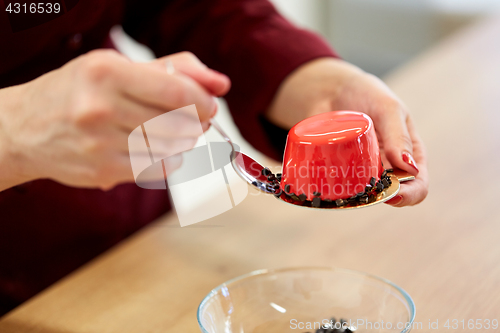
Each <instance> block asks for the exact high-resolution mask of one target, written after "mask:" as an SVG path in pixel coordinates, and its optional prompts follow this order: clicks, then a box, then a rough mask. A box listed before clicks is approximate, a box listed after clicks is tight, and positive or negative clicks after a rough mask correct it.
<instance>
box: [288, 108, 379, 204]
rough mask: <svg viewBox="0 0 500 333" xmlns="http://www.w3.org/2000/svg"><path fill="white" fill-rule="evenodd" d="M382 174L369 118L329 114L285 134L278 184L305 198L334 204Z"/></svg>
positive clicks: (335, 112)
mask: <svg viewBox="0 0 500 333" xmlns="http://www.w3.org/2000/svg"><path fill="white" fill-rule="evenodd" d="M382 172H383V168H382V163H381V159H380V152H379V146H378V141H377V135H376V134H375V129H374V128H373V122H372V120H371V119H370V117H369V116H367V115H366V114H364V113H361V112H356V111H332V112H327V113H322V114H319V115H316V116H313V117H310V118H307V119H305V120H303V121H301V122H299V123H297V124H296V125H295V126H294V127H292V129H291V130H290V131H289V133H288V138H287V144H286V149H285V156H284V160H283V172H282V176H281V185H280V186H281V189H282V190H284V191H285V193H287V194H291V193H293V194H294V195H295V196H297V197H299V196H301V197H304V196H305V198H306V199H307V200H313V199H314V198H315V197H319V198H320V199H321V200H332V201H333V200H337V199H346V198H349V197H351V196H353V195H356V194H357V193H359V192H363V191H365V187H366V186H367V185H368V184H370V181H371V180H372V177H373V178H375V179H379V178H380V176H381V174H382ZM372 181H373V180H372Z"/></svg>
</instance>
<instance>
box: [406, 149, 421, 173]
mask: <svg viewBox="0 0 500 333" xmlns="http://www.w3.org/2000/svg"><path fill="white" fill-rule="evenodd" d="M402 157H403V161H404V162H405V163H406V164H408V165H409V166H411V167H412V168H414V169H415V170H417V173H418V172H419V171H418V167H417V162H415V159H413V156H411V154H410V153H409V152H406V151H405V152H403V154H402Z"/></svg>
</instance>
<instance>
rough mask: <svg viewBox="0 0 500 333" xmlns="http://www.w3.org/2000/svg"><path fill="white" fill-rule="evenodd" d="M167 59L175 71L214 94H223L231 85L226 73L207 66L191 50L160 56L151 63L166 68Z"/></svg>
mask: <svg viewBox="0 0 500 333" xmlns="http://www.w3.org/2000/svg"><path fill="white" fill-rule="evenodd" d="M167 59H168V60H169V61H171V63H172V66H173V68H174V69H175V71H177V72H180V73H182V74H184V75H187V76H189V77H191V78H192V79H193V80H195V81H196V82H198V83H199V84H200V85H201V86H203V87H204V88H205V89H206V90H207V91H208V92H210V93H211V94H213V95H215V96H223V95H225V94H226V93H227V92H228V91H229V89H230V87H231V80H230V79H229V77H228V76H227V75H225V74H222V73H220V72H218V71H215V70H213V69H210V68H208V67H207V66H206V65H205V64H204V63H202V62H201V61H200V60H199V59H198V58H197V57H196V56H195V55H194V54H193V53H191V52H180V53H176V54H172V55H169V56H166V57H162V58H159V59H156V60H154V61H153V62H151V64H152V65H154V66H156V67H157V68H161V69H162V70H166V69H167V68H166V61H167Z"/></svg>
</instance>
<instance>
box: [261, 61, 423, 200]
mask: <svg viewBox="0 0 500 333" xmlns="http://www.w3.org/2000/svg"><path fill="white" fill-rule="evenodd" d="M334 110H353V111H360V112H364V113H366V114H367V115H369V116H370V117H371V118H372V120H373V123H374V126H375V130H376V132H377V136H378V139H379V145H380V149H381V154H382V160H383V162H384V166H385V167H386V168H388V165H390V166H393V167H397V168H400V169H403V170H405V171H407V172H409V173H411V174H413V175H414V176H416V178H415V180H413V181H410V182H405V183H403V184H401V190H400V192H399V193H398V195H397V196H396V197H394V198H393V199H391V200H389V201H388V202H387V203H388V204H391V205H393V206H397V207H403V206H411V205H415V204H418V203H420V202H421V201H422V200H424V199H425V197H426V196H427V192H428V187H429V180H428V173H427V159H426V152H425V146H424V144H423V142H422V140H421V139H420V137H419V135H418V133H417V131H416V129H415V126H414V124H413V121H412V118H411V115H410V113H409V111H408V109H407V108H406V106H405V105H404V104H403V103H402V102H401V101H400V100H399V98H398V97H397V96H396V95H395V94H394V93H393V92H392V91H391V90H390V89H389V88H388V87H387V86H386V85H385V84H384V83H383V82H382V81H381V80H380V79H378V78H377V77H375V76H373V75H371V74H368V73H366V72H364V71H362V70H361V69H359V68H357V67H356V66H353V65H351V64H349V63H347V62H345V61H343V60H339V59H335V58H319V59H316V60H313V61H310V62H308V63H306V64H304V65H302V66H300V67H299V68H297V69H296V70H295V71H294V72H292V73H291V74H290V75H289V76H288V77H287V78H286V79H285V80H284V81H283V83H282V84H281V86H280V88H279V89H278V92H277V93H276V95H275V98H274V100H273V102H272V104H271V106H270V108H269V109H268V112H267V114H266V115H267V117H268V119H269V120H270V121H272V122H273V123H275V124H276V125H278V126H281V127H284V128H290V127H292V126H293V125H294V124H296V123H297V122H299V121H301V120H302V119H305V118H307V117H310V116H313V115H315V114H318V113H323V112H328V111H334Z"/></svg>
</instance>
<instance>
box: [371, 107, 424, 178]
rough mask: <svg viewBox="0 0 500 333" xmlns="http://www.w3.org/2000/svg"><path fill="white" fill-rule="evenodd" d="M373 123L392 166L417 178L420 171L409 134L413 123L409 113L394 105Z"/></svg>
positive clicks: (377, 116) (376, 117)
mask: <svg viewBox="0 0 500 333" xmlns="http://www.w3.org/2000/svg"><path fill="white" fill-rule="evenodd" d="M373 122H374V125H375V128H376V129H377V135H378V136H379V140H380V141H381V142H382V146H383V149H384V154H385V156H386V157H387V160H388V161H389V162H390V164H391V165H392V166H393V167H397V168H399V169H402V170H405V171H407V172H409V173H411V174H412V175H415V176H416V175H417V174H418V172H419V169H418V166H417V163H416V161H415V159H414V157H413V142H412V139H411V137H410V133H409V132H408V124H409V123H411V118H410V117H409V115H408V113H407V112H406V111H405V110H404V109H403V107H402V106H401V105H400V104H399V103H394V104H393V105H392V106H389V107H388V109H387V110H386V111H385V112H377V113H376V114H375V115H374V116H373Z"/></svg>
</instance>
